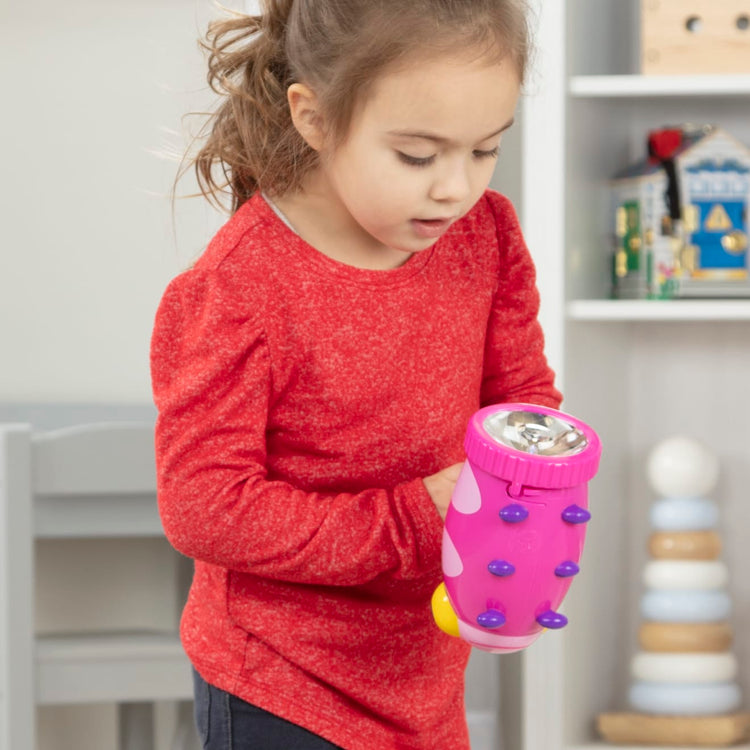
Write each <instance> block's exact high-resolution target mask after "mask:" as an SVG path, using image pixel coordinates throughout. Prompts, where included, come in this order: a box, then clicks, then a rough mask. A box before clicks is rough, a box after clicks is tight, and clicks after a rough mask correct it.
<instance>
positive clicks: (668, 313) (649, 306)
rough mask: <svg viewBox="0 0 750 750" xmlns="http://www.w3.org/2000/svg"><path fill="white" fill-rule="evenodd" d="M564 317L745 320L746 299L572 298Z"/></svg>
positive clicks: (749, 313)
mask: <svg viewBox="0 0 750 750" xmlns="http://www.w3.org/2000/svg"><path fill="white" fill-rule="evenodd" d="M566 312H567V317H568V320H577V321H591V322H607V321H622V322H627V321H675V322H701V321H728V322H730V321H745V320H750V299H723V300H573V301H571V302H568V304H567V309H566Z"/></svg>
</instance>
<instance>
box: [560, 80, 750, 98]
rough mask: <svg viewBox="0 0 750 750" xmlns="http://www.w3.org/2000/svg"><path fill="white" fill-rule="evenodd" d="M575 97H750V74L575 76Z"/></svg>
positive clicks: (573, 86) (573, 85)
mask: <svg viewBox="0 0 750 750" xmlns="http://www.w3.org/2000/svg"><path fill="white" fill-rule="evenodd" d="M569 92H570V94H571V95H572V96H575V97H581V98H609V99H616V98H623V97H656V96H750V75H703V76H695V75H684V76H678V75H675V76H641V75H618V76H575V77H574V78H571V80H570V83H569Z"/></svg>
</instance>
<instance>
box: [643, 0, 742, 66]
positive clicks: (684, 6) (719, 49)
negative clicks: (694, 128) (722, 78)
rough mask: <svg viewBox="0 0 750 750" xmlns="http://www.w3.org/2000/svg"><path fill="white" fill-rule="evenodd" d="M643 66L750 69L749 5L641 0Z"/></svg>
mask: <svg viewBox="0 0 750 750" xmlns="http://www.w3.org/2000/svg"><path fill="white" fill-rule="evenodd" d="M641 70H642V72H643V73H645V74H649V75H663V74H665V75H669V74H675V73H687V74H701V73H707V74H711V73H750V3H749V2H748V1H747V0H641Z"/></svg>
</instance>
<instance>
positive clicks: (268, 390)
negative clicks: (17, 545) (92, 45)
mask: <svg viewBox="0 0 750 750" xmlns="http://www.w3.org/2000/svg"><path fill="white" fill-rule="evenodd" d="M537 308H538V295H537V292H536V289H535V285H534V270H533V266H532V262H531V259H530V257H529V254H528V251H527V249H526V247H525V245H524V242H523V238H522V236H521V232H520V229H519V226H518V222H517V219H516V216H515V213H514V211H513V208H512V206H511V205H510V203H509V202H508V201H507V200H506V199H505V198H503V197H501V196H500V195H498V194H496V193H493V192H490V191H488V192H487V193H486V194H485V196H484V197H483V198H482V199H481V200H480V201H479V202H478V204H477V205H476V206H475V207H474V208H473V209H472V211H471V212H470V213H469V214H468V215H467V216H466V217H464V218H463V219H462V220H460V221H459V222H457V223H456V224H455V225H454V226H453V227H452V228H451V230H450V231H449V232H448V233H447V234H446V235H445V236H444V237H443V238H441V239H440V240H439V241H438V242H437V243H436V244H435V245H434V246H433V247H431V248H430V249H427V250H424V251H422V252H420V253H417V254H415V255H413V256H412V257H411V258H410V259H409V260H408V261H407V262H406V263H405V264H404V265H402V266H401V267H399V268H397V269H394V270H390V271H370V270H362V269H357V268H353V267H351V266H346V265H343V264H341V263H338V262H336V261H333V260H331V259H329V258H327V257H326V256H324V255H322V254H320V253H319V252H318V251H316V250H315V249H314V248H312V247H311V246H310V245H308V244H307V243H306V242H305V241H304V240H302V239H301V238H299V237H298V236H296V235H295V234H294V233H293V232H292V231H291V230H290V229H288V228H287V227H286V226H285V225H284V223H283V222H282V221H281V220H280V219H279V218H278V217H277V216H276V214H275V213H274V212H273V210H272V209H271V208H270V207H269V205H268V204H267V203H266V202H265V201H264V200H263V198H262V197H260V196H259V195H256V196H255V197H253V198H252V199H251V200H250V201H248V202H247V203H246V204H244V205H243V206H242V207H241V208H240V209H239V210H238V211H237V213H235V214H234V216H232V218H231V219H230V220H229V221H228V222H227V224H226V225H225V226H224V227H223V228H222V229H221V230H220V231H219V232H218V234H217V236H216V237H215V238H214V240H213V241H212V242H211V244H210V245H209V247H208V249H207V250H206V252H205V253H204V254H203V256H202V257H201V258H200V260H199V261H198V262H197V263H196V265H195V266H194V267H193V268H192V269H190V270H189V271H187V272H185V273H183V274H181V275H180V276H178V277H177V278H176V279H175V280H174V281H173V282H172V283H171V284H170V286H169V288H168V289H167V291H166V292H165V294H164V297H163V299H162V302H161V305H160V307H159V311H158V314H157V318H156V324H155V329H154V334H153V341H152V375H153V387H154V394H155V401H156V405H157V407H158V410H159V417H158V422H157V430H156V442H157V468H158V491H159V507H160V512H161V517H162V521H163V524H164V529H165V531H166V534H167V537H168V538H169V540H170V542H171V543H172V544H173V545H174V547H175V548H176V549H177V550H179V551H180V552H182V553H183V554H185V555H187V556H189V557H191V558H194V559H195V575H194V579H193V585H192V588H191V590H190V596H189V599H188V602H187V605H186V607H185V611H184V613H183V618H182V625H181V631H182V640H183V643H184V647H185V649H186V651H187V653H188V655H189V657H190V659H191V661H192V662H193V664H194V665H195V667H196V668H197V670H198V671H199V672H200V673H201V674H202V675H203V677H204V678H205V679H206V680H208V681H209V682H211V683H212V684H214V685H216V686H217V687H220V688H222V689H224V690H227V691H229V692H231V693H233V694H234V695H237V696H239V697H241V698H243V699H245V700H247V701H249V702H251V703H254V704H256V705H258V706H261V707H262V708H265V709H266V710H268V711H271V712H273V713H275V714H277V715H279V716H281V717H284V718H286V719H288V720H290V721H292V722H294V723H296V724H299V725H302V726H304V727H306V728H308V729H309V730H311V731H313V732H315V733H317V734H319V735H322V736H323V737H325V738H326V739H328V740H329V741H331V742H333V743H335V744H337V745H340V746H341V747H343V748H347V750H390V749H393V750H395V749H396V748H398V749H401V748H403V749H406V748H409V749H413V750H417V749H419V750H434V749H435V748H443V747H444V748H451V749H452V750H463V749H465V748H468V737H467V730H466V722H465V714H464V703H463V672H464V668H465V665H466V661H467V658H468V650H469V649H468V646H466V644H465V643H463V642H462V641H460V640H459V639H456V638H452V637H450V636H448V635H445V634H444V633H443V632H442V631H440V630H439V629H438V628H437V627H436V626H435V624H434V623H433V621H432V615H431V612H430V597H431V595H432V592H433V590H434V589H435V587H436V586H437V584H438V583H439V582H440V580H441V572H440V544H441V534H442V522H441V519H440V516H439V515H438V513H437V510H436V509H435V507H434V505H433V503H432V501H431V500H430V497H429V495H428V493H427V491H426V490H425V487H424V484H423V483H422V479H421V478H422V477H425V476H427V475H429V474H432V473H434V472H436V471H438V470H440V469H442V468H444V467H446V466H448V465H450V464H452V463H454V462H457V461H460V460H463V457H464V454H463V448H462V442H463V436H464V430H465V426H466V423H467V421H468V419H469V417H470V416H471V414H472V413H473V412H474V411H475V410H476V409H477V408H479V407H480V405H486V404H489V403H497V402H500V401H527V402H533V403H537V404H545V405H548V406H553V407H554V406H557V405H559V401H560V395H559V393H558V392H557V391H556V390H555V388H554V386H553V373H552V372H551V371H550V369H549V368H548V366H547V363H546V360H545V357H544V354H543V344H542V332H541V330H540V327H539V324H538V322H537Z"/></svg>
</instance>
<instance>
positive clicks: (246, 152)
mask: <svg viewBox="0 0 750 750" xmlns="http://www.w3.org/2000/svg"><path fill="white" fill-rule="evenodd" d="M263 4H264V12H263V13H262V15H260V16H247V15H237V16H233V17H231V18H228V19H222V20H218V21H214V22H212V23H211V24H210V25H209V28H208V32H207V34H206V38H205V40H204V41H202V46H203V48H204V49H205V50H207V52H208V53H209V54H208V76H207V79H208V84H209V86H210V87H211V89H212V90H213V91H214V92H215V93H216V94H218V95H219V96H221V97H222V98H223V102H222V104H221V105H220V106H219V108H218V109H217V110H216V111H215V112H214V113H213V114H212V115H211V116H210V119H209V121H208V122H207V123H206V126H205V128H204V130H207V132H208V137H207V139H206V141H205V143H204V144H203V146H202V148H201V149H200V150H199V151H198V153H197V155H196V156H195V158H194V160H193V164H194V167H195V172H196V176H197V179H198V185H199V187H200V190H201V192H202V193H203V194H204V195H205V196H206V197H207V198H209V199H210V200H212V201H213V202H214V203H215V204H217V205H221V204H222V203H223V202H224V200H222V198H226V197H228V198H229V200H230V202H231V208H232V211H236V210H237V208H239V207H240V206H241V205H242V204H243V203H244V202H245V201H246V200H247V199H248V198H250V196H251V195H253V193H255V192H256V191H257V190H268V191H270V192H272V193H283V192H285V191H286V190H288V189H290V188H292V187H294V185H295V173H296V170H295V169H294V168H293V167H294V166H295V165H296V166H297V167H298V166H299V165H300V164H309V163H310V162H311V161H313V160H314V159H315V152H314V151H312V150H311V149H310V148H309V146H307V144H306V143H305V142H304V141H303V140H302V138H301V136H300V135H299V134H298V133H297V131H296V129H295V128H294V125H293V124H292V120H291V116H290V113H289V107H288V104H287V98H286V90H287V87H288V86H289V84H290V83H291V82H292V81H291V75H290V71H289V66H288V62H287V60H286V55H285V34H286V28H287V25H288V17H289V13H290V11H291V9H292V6H293V4H294V0H264V3H263Z"/></svg>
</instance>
